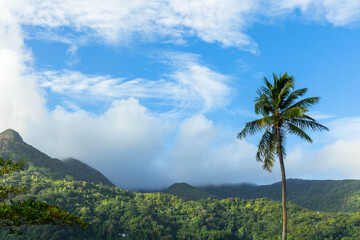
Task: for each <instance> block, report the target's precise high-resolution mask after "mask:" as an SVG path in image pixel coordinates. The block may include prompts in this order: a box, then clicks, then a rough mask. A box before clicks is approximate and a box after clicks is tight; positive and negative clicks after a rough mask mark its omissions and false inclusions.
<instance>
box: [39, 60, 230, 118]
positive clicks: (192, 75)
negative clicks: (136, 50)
mask: <svg viewBox="0 0 360 240" xmlns="http://www.w3.org/2000/svg"><path fill="white" fill-rule="evenodd" d="M163 57H164V60H163V61H164V62H166V63H167V64H170V65H172V66H173V68H174V71H173V73H171V74H167V76H165V78H163V79H159V80H147V79H143V78H137V79H132V80H127V79H121V78H111V77H110V76H96V75H93V76H91V75H85V74H82V73H80V72H76V71H68V70H64V71H62V72H58V71H45V72H42V73H39V74H38V77H39V78H40V79H41V80H40V86H41V87H44V88H48V89H50V90H51V91H52V92H56V93H61V94H64V95H66V96H67V97H75V98H77V100H79V99H80V100H81V99H85V100H86V101H90V99H97V101H101V100H102V101H104V100H109V99H110V100H113V99H121V98H126V97H136V98H147V99H160V100H166V102H167V104H168V105H170V106H171V107H174V108H176V109H179V110H180V111H183V110H187V111H191V110H196V111H199V110H200V111H208V110H211V109H213V108H221V107H223V106H225V105H226V104H227V103H228V102H229V100H228V99H229V95H230V88H229V87H228V86H227V82H228V81H229V79H230V77H228V76H226V75H223V74H221V73H218V72H216V71H213V70H211V69H209V68H208V67H206V66H202V65H201V64H200V63H199V60H198V58H199V57H198V56H197V55H194V54H184V53H168V54H166V55H164V56H163ZM169 61H170V63H169Z"/></svg>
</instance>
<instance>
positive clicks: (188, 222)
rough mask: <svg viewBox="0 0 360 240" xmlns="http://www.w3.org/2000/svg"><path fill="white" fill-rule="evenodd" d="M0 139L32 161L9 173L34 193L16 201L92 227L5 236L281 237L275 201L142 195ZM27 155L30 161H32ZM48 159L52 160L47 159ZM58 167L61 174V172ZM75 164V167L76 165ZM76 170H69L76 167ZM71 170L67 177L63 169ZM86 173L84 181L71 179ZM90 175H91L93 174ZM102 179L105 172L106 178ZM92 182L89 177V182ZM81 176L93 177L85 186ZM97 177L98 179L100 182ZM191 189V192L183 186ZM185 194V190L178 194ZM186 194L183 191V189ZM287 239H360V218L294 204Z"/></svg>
mask: <svg viewBox="0 0 360 240" xmlns="http://www.w3.org/2000/svg"><path fill="white" fill-rule="evenodd" d="M7 134H10V135H9V136H8V135H5V136H4V135H1V134H0V136H1V137H0V146H1V149H2V150H5V151H3V152H0V153H1V154H4V155H6V154H7V155H8V156H9V157H13V158H15V159H19V158H27V159H30V160H29V165H28V167H27V168H26V169H25V170H24V171H20V172H15V173H12V174H11V175H10V176H9V175H5V176H4V178H3V179H2V180H1V181H2V183H4V184H6V185H8V186H19V185H21V186H26V187H27V189H28V192H27V193H26V194H23V195H18V196H16V197H14V198H13V199H12V200H14V201H16V200H24V199H26V198H29V197H31V198H35V199H39V200H45V201H47V202H49V203H51V204H53V203H56V204H58V205H59V206H60V207H61V208H63V209H64V210H67V211H69V212H71V213H74V214H77V215H78V216H86V220H88V221H89V222H90V223H91V224H90V226H89V228H88V229H86V230H81V229H79V228H77V227H55V226H32V227H21V228H20V229H21V230H22V231H23V233H24V234H23V235H14V234H13V235H10V234H9V230H8V229H3V230H1V231H0V239H24V240H25V239H34V240H35V239H36V240H39V239H44V240H45V239H46V240H48V239H49V240H50V239H54V240H55V239H61V240H63V239H88V240H89V239H123V238H126V239H279V237H280V234H281V227H282V217H281V203H280V202H278V201H273V200H268V199H256V200H244V199H240V198H227V199H223V200H217V199H214V198H207V197H209V196H211V195H209V194H208V193H205V192H203V191H199V190H197V189H195V188H194V187H192V186H189V185H187V184H178V185H175V186H174V189H177V188H178V187H180V190H181V189H187V190H188V192H189V191H192V192H193V193H196V194H197V197H206V198H207V199H201V200H198V201H185V200H184V199H181V198H179V197H176V196H173V195H170V194H165V193H135V192H129V191H126V190H122V189H120V188H117V187H114V186H112V185H111V184H107V183H108V182H107V181H104V182H103V181H91V180H92V179H91V176H93V174H94V171H95V173H96V174H97V173H99V172H97V171H96V170H94V169H89V167H88V166H84V164H83V163H81V162H78V161H76V160H69V161H68V162H69V163H70V165H66V162H65V163H63V162H62V161H60V160H56V159H51V158H50V157H47V156H46V155H45V156H44V154H43V153H41V152H39V151H38V150H36V149H34V148H33V147H31V146H29V145H27V144H26V143H24V142H23V141H22V139H21V137H20V136H17V135H16V134H14V132H10V133H9V131H8V132H7ZM26 156H28V157H26ZM46 161H48V162H46ZM54 166H56V167H58V168H57V169H55V167H54ZM68 166H72V168H69V167H68ZM69 169H70V170H69ZM63 170H64V172H62V171H63ZM74 170H76V171H80V172H81V171H83V175H82V176H77V175H76V174H73V175H70V174H69V173H71V171H74ZM86 174H89V176H87V175H86ZM99 174H100V173H99ZM88 177H89V178H88ZM82 179H86V180H87V179H89V180H88V181H84V180H82ZM95 180H96V179H95ZM184 187H185V188H184ZM177 190H179V189H177ZM180 192H181V191H180ZM288 207H289V211H288V212H289V223H288V224H289V233H288V239H359V238H360V213H352V214H347V213H322V212H316V211H310V210H306V209H304V208H301V207H298V206H296V205H294V204H289V205H288Z"/></svg>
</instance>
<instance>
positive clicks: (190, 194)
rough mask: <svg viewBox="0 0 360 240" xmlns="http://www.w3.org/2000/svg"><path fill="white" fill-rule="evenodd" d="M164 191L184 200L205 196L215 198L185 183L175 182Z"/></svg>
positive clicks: (204, 197) (203, 197)
mask: <svg viewBox="0 0 360 240" xmlns="http://www.w3.org/2000/svg"><path fill="white" fill-rule="evenodd" d="M164 193H168V194H172V195H174V196H178V197H180V198H183V199H185V200H199V199H206V198H217V197H216V196H214V195H212V194H210V193H207V192H205V191H202V190H200V189H197V188H195V187H193V186H191V185H189V184H187V183H175V184H173V185H171V186H170V187H169V188H168V189H166V190H165V191H164Z"/></svg>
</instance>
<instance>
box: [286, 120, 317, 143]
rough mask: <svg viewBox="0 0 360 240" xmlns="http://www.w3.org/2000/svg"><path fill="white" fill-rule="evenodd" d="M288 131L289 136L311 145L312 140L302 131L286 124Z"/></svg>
mask: <svg viewBox="0 0 360 240" xmlns="http://www.w3.org/2000/svg"><path fill="white" fill-rule="evenodd" d="M288 131H289V132H290V133H291V134H294V135H296V136H298V137H300V138H302V139H305V140H306V141H308V142H310V143H312V142H313V140H312V139H311V138H310V137H309V135H307V134H306V133H305V132H304V131H303V130H302V129H300V128H298V127H297V126H295V125H293V124H291V123H288Z"/></svg>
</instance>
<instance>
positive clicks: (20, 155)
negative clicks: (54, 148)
mask: <svg viewBox="0 0 360 240" xmlns="http://www.w3.org/2000/svg"><path fill="white" fill-rule="evenodd" d="M0 156H1V157H2V158H4V159H12V160H14V161H18V160H21V159H26V161H27V163H28V165H29V166H33V167H35V168H39V171H40V172H42V174H44V175H47V176H49V177H51V178H56V179H64V178H67V179H74V180H82V181H89V182H94V183H101V184H105V185H109V186H114V185H113V184H112V183H111V182H110V181H109V180H108V179H107V178H106V177H105V176H104V175H103V174H101V173H100V172H99V171H97V170H95V169H93V168H91V167H90V166H88V165H86V164H85V163H83V162H81V161H79V160H76V159H67V160H65V161H61V160H59V159H56V158H51V157H49V156H48V155H46V154H45V153H42V152H40V151H39V150H37V149H36V148H34V147H32V146H30V145H29V144H27V143H25V142H24V141H23V139H22V137H21V136H20V135H19V133H17V132H16V131H14V130H12V129H8V130H6V131H4V132H2V133H0Z"/></svg>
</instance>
